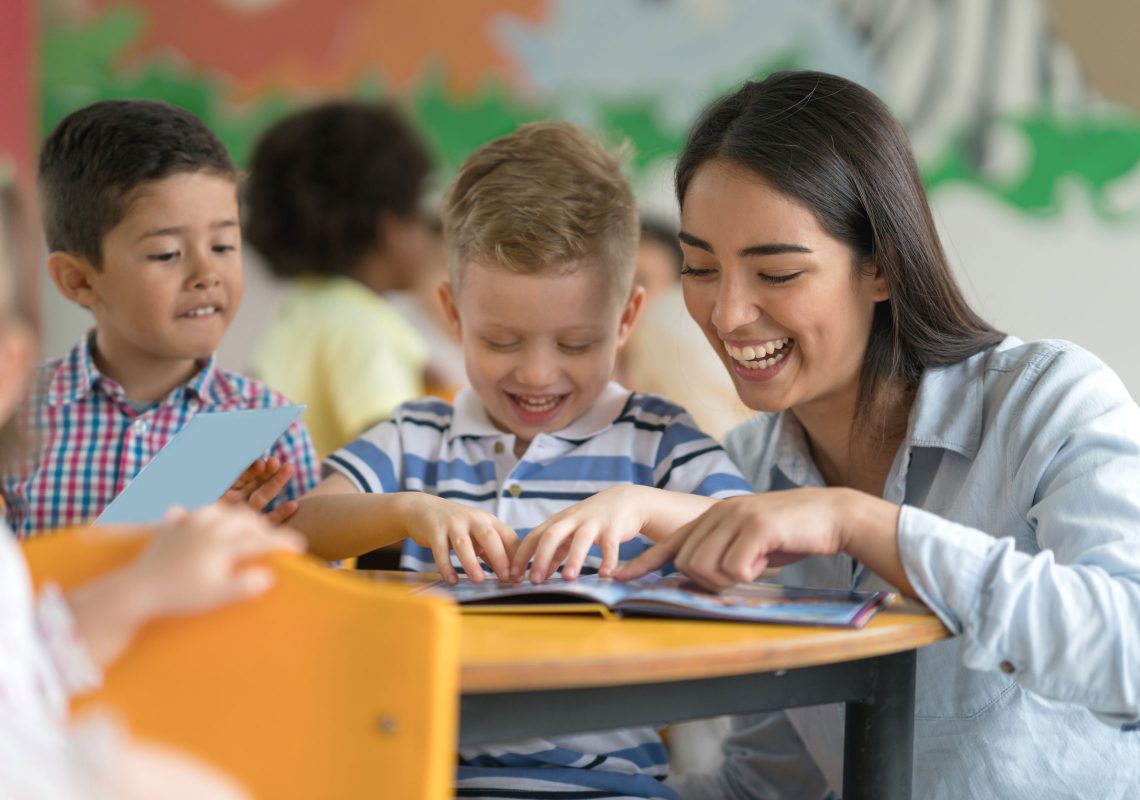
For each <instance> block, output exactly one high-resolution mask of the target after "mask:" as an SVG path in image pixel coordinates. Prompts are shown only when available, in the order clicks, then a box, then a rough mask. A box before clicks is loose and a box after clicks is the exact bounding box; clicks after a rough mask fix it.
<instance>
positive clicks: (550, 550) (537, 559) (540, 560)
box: [523, 525, 569, 583]
mask: <svg viewBox="0 0 1140 800" xmlns="http://www.w3.org/2000/svg"><path fill="white" fill-rule="evenodd" d="M568 533H569V531H567V530H566V529H565V528H564V527H563V526H561V525H549V526H547V528H546V530H545V531H543V532H542V538H541V539H539V541H538V544H537V546H536V547H535V548H534V557H533V558H532V559H531V561H530V581H531V583H542V582H543V581H544V580H546V576H547V575H549V574H550V561H551V559H552V558H553V557H554V554H555V552H556V551H557V550H558V546H559V545H560V544H562V540H563V539H565V538H566V535H567V534H568ZM530 539H531V536H530V535H527V537H526V539H524V540H523V541H524V543H525V542H527V541H529V540H530Z"/></svg>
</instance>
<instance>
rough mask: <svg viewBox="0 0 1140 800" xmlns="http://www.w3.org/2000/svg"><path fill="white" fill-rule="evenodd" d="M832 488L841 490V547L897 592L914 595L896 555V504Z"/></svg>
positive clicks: (897, 521) (897, 517)
mask: <svg viewBox="0 0 1140 800" xmlns="http://www.w3.org/2000/svg"><path fill="white" fill-rule="evenodd" d="M832 491H836V492H842V493H843V494H842V499H841V501H840V519H841V520H842V521H841V526H842V533H841V540H842V543H843V544H842V547H843V550H844V551H845V552H846V553H847V554H848V555H849V556H851V557H852V558H854V559H855V560H856V561H858V562H859V563H860V564H864V565H865V566H866V567H867V568H868V569H870V570H871V571H872V572H874V573H875V574H876V575H878V576H879V577H880V578H882V579H883V580H885V581H887V582H888V583H890V584H891V585H892V586H894V587H896V588H897V589H898V590H899V591H901V592H903V593H904V594H907V595H909V596H911V597H917V595H916V594H915V591H914V587H913V586H911V583H910V579H909V578H908V577H907V576H906V570H904V569H903V564H902V557H901V556H900V554H899V537H898V530H899V513H900V511H901V509H900V508H899V506H896V505H895V504H894V503H890V502H887V501H886V500H883V499H881V498H878V497H874V496H873V495H869V494H867V493H866V492H860V491H858V490H856V489H835V490H832Z"/></svg>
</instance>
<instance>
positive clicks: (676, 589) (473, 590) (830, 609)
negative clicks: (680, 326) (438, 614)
mask: <svg viewBox="0 0 1140 800" xmlns="http://www.w3.org/2000/svg"><path fill="white" fill-rule="evenodd" d="M426 588H427V590H430V591H433V592H442V593H444V594H447V595H449V596H451V597H452V598H454V599H455V600H456V601H457V602H459V603H460V604H461V605H462V606H463V611H465V612H477V611H482V612H495V613H504V612H506V613H517V612H529V613H552V612H578V613H582V612H600V613H603V614H607V615H619V616H624V615H644V616H656V617H686V618H692V619H715V620H735V621H741V622H777V623H784V624H788V625H835V626H841V627H848V628H860V627H862V626H863V625H864V624H865V623H866V622H867V620H869V619H870V618H871V617H872V616H873V615H874V613H875V612H876V611H878V610H879V608H881V607H882V606H883V605H885V604H886V603H888V602H890V600H891V598H892V597H893V595H892V594H891V593H890V592H857V591H849V590H846V589H806V588H800V587H793V586H783V585H781V584H778V583H767V582H760V583H742V584H738V585H737V586H734V587H733V588H731V589H727V590H725V591H723V592H720V593H713V592H707V591H705V590H703V589H701V588H700V587H699V586H697V585H696V584H695V583H693V582H692V581H690V580H689V579H688V578H686V577H685V576H683V575H669V576H665V577H662V576H660V575H656V574H652V573H651V574H649V575H646V576H645V577H644V578H640V579H639V580H636V581H629V582H628V583H622V582H620V581H615V580H612V579H609V578H601V577H599V576H597V575H586V576H583V577H581V578H578V579H577V580H574V581H567V580H562V578H560V577H559V576H557V575H556V576H554V577H553V578H552V579H550V580H549V581H547V582H546V583H542V584H537V585H536V584H532V583H529V582H526V583H500V582H499V581H498V580H496V579H495V578H487V579H486V580H485V581H483V582H482V583H473V582H471V581H469V580H467V579H466V578H461V579H460V581H459V583H458V584H456V585H455V586H449V585H448V584H447V583H446V582H444V581H439V582H437V583H433V584H432V585H431V586H429V587H426Z"/></svg>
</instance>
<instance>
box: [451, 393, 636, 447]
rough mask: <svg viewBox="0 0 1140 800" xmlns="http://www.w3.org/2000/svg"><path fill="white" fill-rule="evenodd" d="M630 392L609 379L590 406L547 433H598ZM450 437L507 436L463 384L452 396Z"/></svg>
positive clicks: (585, 436)
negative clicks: (574, 417)
mask: <svg viewBox="0 0 1140 800" xmlns="http://www.w3.org/2000/svg"><path fill="white" fill-rule="evenodd" d="M630 395H631V392H630V391H629V390H628V389H626V388H625V387H624V386H622V385H621V384H620V383H618V382H617V381H610V382H609V383H608V384H606V387H605V389H603V390H602V393H601V394H600V395H598V399H597V400H595V401H594V403H593V405H591V406H590V408H589V410H587V411H586V413H585V414H583V415H582V416H580V417H578V419H576V420H574V421H573V422H571V423H570V424H569V425H567V426H566V427H565V428H563V429H562V430H559V431H552V432H550V433H548V434H546V435H547V436H555V437H557V438H559V439H567V440H581V439H590V438H593V437H594V436H597V435H598V434H599V433H601V432H602V431H604V430H606V429H607V428H609V427H610V426H612V425H613V424H614V422H615V421H616V420H617V419H618V417H620V416H621V413H622V412H623V411H624V410H625V407H626V405H627V404H628V403H629V398H630ZM450 435H451V438H453V439H454V438H458V437H460V436H468V437H480V436H496V437H498V436H510V435H511V434H510V432H508V431H503V430H500V429H499V428H498V427H497V426H496V425H495V423H493V422H492V421H491V418H490V416H488V414H487V409H486V407H485V406H484V405H483V401H482V400H480V399H479V395H478V394H476V393H475V391H474V390H473V389H471V388H470V387H465V388H463V389H461V390H460V391H459V394H457V395H456V396H455V414H454V416H453V417H452V420H451V434H450Z"/></svg>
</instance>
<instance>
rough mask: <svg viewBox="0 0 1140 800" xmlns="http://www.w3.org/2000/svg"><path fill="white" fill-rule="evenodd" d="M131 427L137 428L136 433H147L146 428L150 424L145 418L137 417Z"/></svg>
mask: <svg viewBox="0 0 1140 800" xmlns="http://www.w3.org/2000/svg"><path fill="white" fill-rule="evenodd" d="M131 427H133V428H134V429H135V433H146V429H147V428H148V427H150V426H149V425H147V424H146V420H145V419H136V420H135V422H134V425H132V426H131Z"/></svg>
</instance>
